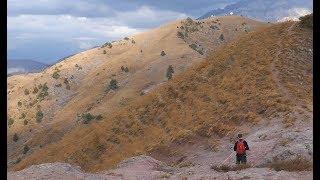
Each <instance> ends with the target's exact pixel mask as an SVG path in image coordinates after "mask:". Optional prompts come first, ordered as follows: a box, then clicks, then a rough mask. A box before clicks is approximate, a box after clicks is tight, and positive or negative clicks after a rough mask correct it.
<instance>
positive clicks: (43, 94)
mask: <svg viewBox="0 0 320 180" xmlns="http://www.w3.org/2000/svg"><path fill="white" fill-rule="evenodd" d="M48 90H49V87H48V86H47V83H45V84H44V85H41V90H40V92H39V94H38V95H37V98H38V99H39V100H40V101H42V100H43V99H44V98H45V97H46V96H48V95H49V92H48Z"/></svg>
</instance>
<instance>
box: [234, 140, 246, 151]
mask: <svg viewBox="0 0 320 180" xmlns="http://www.w3.org/2000/svg"><path fill="white" fill-rule="evenodd" d="M236 152H237V154H244V153H245V152H246V148H245V146H244V142H243V140H239V141H238V143H237V150H236Z"/></svg>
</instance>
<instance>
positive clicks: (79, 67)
mask: <svg viewBox="0 0 320 180" xmlns="http://www.w3.org/2000/svg"><path fill="white" fill-rule="evenodd" d="M74 67H76V68H78V70H81V69H82V67H81V66H80V65H78V64H76V65H74Z"/></svg>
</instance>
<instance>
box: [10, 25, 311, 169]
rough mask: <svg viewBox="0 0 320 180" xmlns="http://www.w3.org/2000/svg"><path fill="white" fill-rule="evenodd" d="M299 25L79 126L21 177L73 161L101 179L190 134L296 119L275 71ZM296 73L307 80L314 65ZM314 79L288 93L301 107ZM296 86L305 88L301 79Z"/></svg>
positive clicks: (248, 40) (226, 51)
mask: <svg viewBox="0 0 320 180" xmlns="http://www.w3.org/2000/svg"><path fill="white" fill-rule="evenodd" d="M291 25H292V23H283V24H278V25H275V26H272V27H270V28H266V29H262V30H260V31H257V32H250V33H248V35H246V36H243V37H241V38H239V39H238V40H237V41H234V42H232V43H229V44H226V45H224V46H222V47H221V48H219V49H217V50H215V51H214V52H213V53H212V55H211V56H210V57H209V58H208V59H207V60H206V61H205V62H202V63H200V64H199V65H197V66H193V67H192V68H190V69H188V70H186V71H185V72H184V73H182V74H180V75H177V76H175V77H173V79H172V80H171V81H169V82H168V83H167V84H165V85H163V86H161V87H159V88H157V89H156V90H155V91H153V92H151V93H149V94H146V95H145V96H142V97H141V98H139V99H136V100H133V101H132V102H128V104H127V106H126V107H124V108H122V109H120V110H119V111H118V112H116V113H114V114H110V115H109V116H106V117H105V118H104V119H103V120H102V121H100V122H94V123H91V124H88V125H79V126H76V127H75V128H74V129H73V130H72V131H71V132H69V133H67V134H66V135H64V136H63V137H62V139H61V140H59V141H57V142H56V143H52V144H50V145H48V146H46V147H44V148H42V149H40V150H37V151H35V152H34V153H33V154H31V155H30V156H28V157H27V158H26V159H23V160H22V161H21V162H20V163H18V164H16V165H15V166H14V170H19V169H22V168H25V167H27V166H30V165H32V164H39V163H45V162H56V161H65V162H68V163H71V164H76V165H79V166H81V167H82V168H83V169H84V170H86V171H93V172H95V171H101V170H105V169H108V168H112V167H114V166H115V165H116V164H117V163H118V162H120V161H121V160H123V159H126V158H128V157H132V156H135V155H137V154H141V153H144V152H147V151H148V150H150V149H152V147H156V146H159V145H164V146H166V145H168V144H170V143H172V142H173V141H174V140H179V141H180V140H182V142H185V141H186V140H188V137H190V136H189V135H190V134H191V135H192V134H194V135H200V136H203V137H212V136H213V135H215V136H217V137H223V136H225V135H227V134H229V135H232V134H233V135H234V134H235V132H236V129H237V127H238V125H239V124H243V123H257V122H259V121H261V119H263V118H270V117H273V116H276V115H278V114H281V113H282V112H283V113H285V112H289V111H290V110H291V107H292V106H294V105H295V102H296V101H291V100H287V99H286V98H285V96H284V95H283V91H282V90H281V89H279V87H278V84H277V83H276V80H275V79H274V76H273V75H272V73H273V71H272V68H271V63H272V62H273V61H274V59H276V57H275V56H276V52H278V51H284V49H283V47H282V48H280V47H278V46H277V45H276V44H277V42H278V40H279V39H280V38H283V37H284V36H285V34H283V32H285V31H286V30H287V29H288V28H289V27H290V26H291ZM300 33H301V34H303V36H302V37H301V38H305V37H307V38H309V37H310V33H308V32H306V33H305V32H303V31H302V30H301V32H300ZM296 35H297V34H293V35H290V36H285V39H288V40H287V41H293V42H294V43H295V44H298V42H297V40H298V39H299V38H300V37H299V38H296ZM281 42H282V41H281ZM285 42H286V41H285ZM285 42H283V43H285ZM283 46H285V45H283ZM301 53H302V54H304V52H298V54H297V56H296V57H299V58H300V57H303V56H304V55H300V54H301ZM297 61H298V59H297ZM285 62H286V58H285V57H283V56H281V58H279V59H278V63H276V64H286V63H285ZM288 66H290V67H291V66H292V68H293V69H295V71H296V72H300V71H306V70H307V69H308V68H310V67H311V66H312V64H308V63H305V64H303V65H301V66H295V65H288ZM281 67H282V66H279V68H281ZM279 74H280V77H281V78H282V79H286V78H287V77H286V76H285V75H284V74H283V73H281V69H280V73H279ZM311 76H312V75H310V73H308V75H307V76H305V78H306V82H307V84H306V86H300V87H299V88H294V89H292V88H288V92H289V93H290V94H291V95H292V96H295V95H296V94H300V95H298V96H297V100H299V101H300V100H301V101H305V102H306V103H310V102H311V100H312V98H311V97H310V96H311V92H312V91H311V89H312V87H311V84H310V83H311V80H310V78H311ZM290 82H292V83H293V84H297V83H298V82H296V81H294V79H290ZM309 82H310V83H309ZM300 90H301V91H300ZM302 90H303V91H302Z"/></svg>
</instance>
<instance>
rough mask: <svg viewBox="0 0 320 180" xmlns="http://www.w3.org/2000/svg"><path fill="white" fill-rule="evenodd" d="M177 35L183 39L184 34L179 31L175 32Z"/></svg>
mask: <svg viewBox="0 0 320 180" xmlns="http://www.w3.org/2000/svg"><path fill="white" fill-rule="evenodd" d="M177 36H178V38H181V39H184V35H183V33H182V32H180V31H178V32H177Z"/></svg>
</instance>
